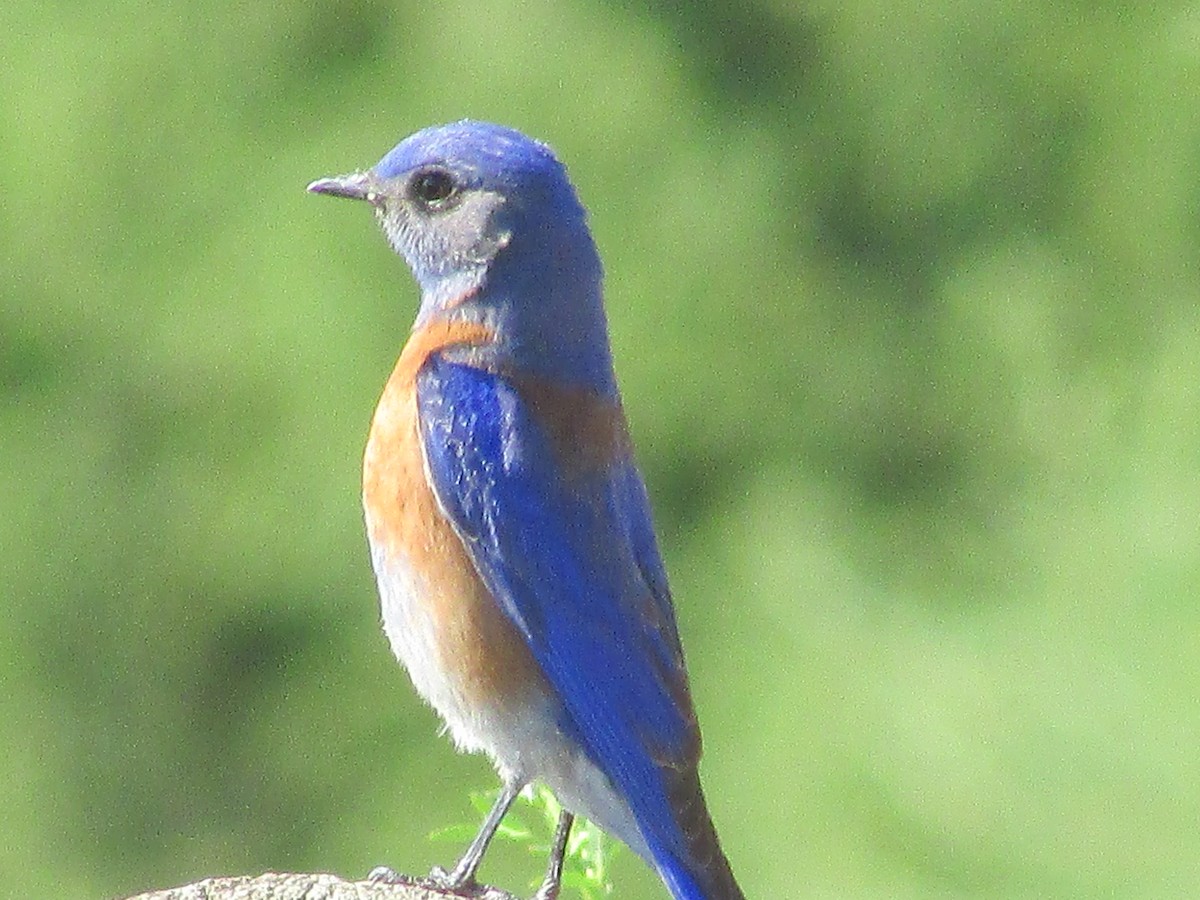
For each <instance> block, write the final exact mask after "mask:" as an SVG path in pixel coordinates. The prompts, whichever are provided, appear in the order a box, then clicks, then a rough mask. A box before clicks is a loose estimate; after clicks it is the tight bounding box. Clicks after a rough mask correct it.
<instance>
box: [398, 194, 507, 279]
mask: <svg viewBox="0 0 1200 900" xmlns="http://www.w3.org/2000/svg"><path fill="white" fill-rule="evenodd" d="M504 202H505V201H504V197H503V195H501V194H498V193H496V192H495V191H486V190H479V189H465V190H464V191H463V193H462V195H461V196H460V197H459V198H458V200H457V202H455V203H454V204H453V205H452V206H450V207H448V208H445V209H430V208H428V207H424V206H422V205H420V204H417V203H414V202H413V201H412V200H411V199H409V198H407V197H406V196H404V195H403V193H402V192H401V191H396V192H391V191H389V192H388V195H387V197H386V199H385V201H384V202H383V203H382V204H381V205H380V206H379V207H377V211H378V216H379V221H380V224H381V225H382V226H383V231H384V234H386V235H387V239H388V242H389V243H390V244H391V245H392V247H393V248H394V249H395V250H396V252H397V253H399V254H401V255H402V256H403V257H404V258H405V259H406V260H407V261H408V264H409V265H410V266H411V267H412V269H413V272H414V273H415V274H416V276H417V278H418V280H421V281H424V280H426V279H428V278H430V277H436V276H441V275H449V274H453V273H455V272H459V271H462V270H464V269H473V268H478V267H481V266H485V265H486V264H487V263H489V262H491V260H492V258H493V257H495V255H496V254H497V253H498V252H499V251H500V250H501V249H503V248H504V247H505V246H506V245H507V244H508V242H509V240H510V238H511V237H512V234H511V232H510V231H509V230H508V229H507V228H505V227H504V226H503V225H502V224H501V222H500V221H499V219H500V217H499V215H498V211H499V210H500V209H501V208H502V207H503V206H504Z"/></svg>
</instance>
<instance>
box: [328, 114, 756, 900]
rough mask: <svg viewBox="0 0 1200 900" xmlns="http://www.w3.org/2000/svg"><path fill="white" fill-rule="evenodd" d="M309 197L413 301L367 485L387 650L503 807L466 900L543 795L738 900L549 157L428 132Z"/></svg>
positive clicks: (492, 816) (593, 270)
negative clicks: (359, 234) (411, 281)
mask: <svg viewBox="0 0 1200 900" xmlns="http://www.w3.org/2000/svg"><path fill="white" fill-rule="evenodd" d="M308 189H309V190H310V191H313V192H315V193H318V194H332V195H334V196H337V197H350V198H354V199H358V200H366V201H367V202H368V203H370V204H371V206H373V207H374V208H375V215H376V218H377V219H378V221H379V223H380V225H381V226H382V228H383V231H384V233H385V234H386V235H387V239H388V241H389V242H390V244H391V245H392V247H393V249H395V251H396V252H397V253H398V254H400V255H401V256H403V257H404V259H405V260H406V261H407V262H408V265H409V266H410V267H411V269H412V271H413V274H414V275H415V276H416V279H417V281H418V282H419V284H420V287H421V306H420V310H419V312H418V314H417V318H416V322H415V323H414V325H413V330H412V334H411V336H410V337H409V339H408V343H407V344H406V345H405V347H404V350H403V352H402V353H401V354H400V360H399V362H398V363H397V364H396V367H395V369H394V370H393V372H392V374H391V377H390V378H389V379H388V382H387V385H386V387H385V388H384V390H383V396H382V397H381V398H380V401H379V406H378V408H377V409H376V411H375V417H374V419H373V421H372V423H371V430H370V436H369V438H368V440H367V447H366V452H365V458H364V462H363V506H364V509H365V514H366V527H367V536H368V540H369V542H370V547H371V560H372V563H373V565H374V569H375V577H376V580H377V581H378V585H379V594H380V598H381V605H382V609H383V627H384V630H385V631H386V633H387V636H388V639H389V640H390V642H391V645H392V649H393V650H394V651H395V653H396V656H397V657H399V659H400V661H401V662H403V663H404V665H405V667H406V668H407V669H408V672H409V675H410V676H411V677H412V681H413V684H414V685H415V686H416V688H417V691H418V692H419V693H420V694H421V696H422V697H424V698H425V700H427V701H428V702H429V703H430V704H431V705H432V706H433V707H434V709H436V710H437V711H438V713H439V714H440V715H441V717H442V718H443V719H444V720H445V723H446V727H447V729H448V730H449V732H450V735H451V736H452V737H453V739H454V742H455V743H456V744H457V745H458V747H459V748H460V749H462V750H465V751H483V752H485V753H487V754H488V755H489V756H490V757H491V758H492V760H493V762H494V763H495V766H496V768H497V770H498V771H499V774H500V778H501V781H502V789H501V791H500V796H499V798H498V799H497V801H496V804H495V806H494V807H493V809H492V810H491V812H490V813H489V814H488V816H487V818H486V819H485V821H484V823H483V827H482V828H481V829H480V832H479V834H478V835H477V836H476V838H475V839H474V841H473V842H472V843H471V845H470V847H469V848H468V849H467V851H466V853H465V854H464V856H463V858H462V860H461V861H460V862H459V863H458V865H457V866H456V867H455V868H454V870H453V871H452V872H449V873H446V872H444V871H441V870H435V872H434V879H435V881H437V882H438V883H439V884H440V885H441V886H442V887H446V888H450V889H455V890H460V891H468V892H469V891H471V890H472V889H473V888H474V887H475V884H476V883H475V872H476V870H477V868H478V866H479V863H480V860H481V859H482V857H483V854H484V851H485V850H486V849H487V845H488V842H489V841H490V840H491V838H492V835H493V834H494V833H495V831H496V828H497V827H498V825H499V824H500V820H501V819H502V818H503V816H504V814H505V812H506V811H507V810H508V807H509V806H510V804H511V803H512V802H513V800H514V799H515V798H516V796H517V794H518V793H519V792H520V790H521V788H522V787H523V786H524V785H526V784H528V783H530V782H531V781H534V780H537V781H540V782H543V783H544V784H546V785H547V786H548V787H549V788H550V789H551V790H552V791H553V792H554V794H555V795H556V796H557V797H558V799H559V800H560V801H561V803H562V805H563V808H564V810H565V811H564V813H563V815H562V817H561V819H560V820H559V823H558V827H557V829H556V833H555V840H554V846H553V847H552V848H551V853H550V864H549V868H548V871H547V875H546V879H545V881H544V882H543V884H542V887H541V889H540V890H539V892H538V896H539V897H542V898H551V897H553V896H554V895H555V894H556V893H557V891H558V884H559V878H560V875H561V866H562V857H563V853H564V850H565V846H566V841H567V836H568V834H569V832H570V828H571V824H572V821H573V814H575V813H579V814H581V815H585V816H587V817H588V818H589V819H591V820H593V821H594V822H596V823H597V824H598V825H600V827H602V828H603V829H604V830H605V831H607V832H609V833H610V834H613V835H615V836H616V837H618V838H620V839H621V840H622V841H624V842H625V843H626V844H628V845H629V846H630V847H631V848H632V849H633V850H634V851H635V852H636V853H637V854H638V855H639V856H641V857H642V858H643V859H645V860H646V861H647V862H648V863H649V864H650V865H652V866H653V867H654V868H655V869H656V870H657V871H658V873H659V875H660V876H661V877H662V879H663V881H664V882H665V883H666V885H667V888H668V889H669V890H670V892H671V894H672V896H673V897H675V898H676V900H685V898H686V900H730V898H742V897H743V894H742V892H741V889H740V888H739V887H738V884H737V882H736V881H735V880H734V877H733V872H732V871H731V870H730V867H729V862H728V861H727V860H726V858H725V855H724V853H723V852H722V851H721V846H720V843H719V842H718V839H717V832H716V830H715V829H714V827H713V824H712V820H711V819H710V818H709V814H708V810H707V809H706V807H705V803H704V796H703V794H702V793H701V790H700V779H699V775H698V772H697V764H698V762H699V759H700V730H699V727H698V725H697V722H696V715H695V711H694V710H693V707H692V701H691V696H690V693H689V689H688V679H687V672H686V670H685V668H684V661H683V651H682V648H681V647H680V643H679V635H678V633H677V631H676V627H675V615H674V610H673V608H672V604H671V594H670V590H669V589H668V587H667V577H666V574H665V572H664V570H663V564H662V560H661V558H660V556H659V551H658V546H657V542H656V540H655V536H654V529H653V525H652V523H651V519H650V510H649V505H648V502H647V498H646V489H645V486H644V484H643V482H642V478H641V475H640V474H639V472H638V470H637V467H636V465H635V463H634V460H633V455H632V449H631V446H630V439H629V432H628V430H627V427H626V423H625V416H624V413H623V412H622V408H621V397H620V393H619V392H618V390H617V382H616V376H615V375H614V373H613V366H612V358H611V355H610V351H609V343H608V330H607V324H606V322H605V317H604V309H603V305H602V301H601V268H600V258H599V256H598V255H597V251H596V247H595V244H594V243H593V241H592V237H591V233H590V231H589V230H588V225H587V221H586V214H585V212H584V209H583V206H582V205H581V204H580V202H579V200H578V198H577V197H576V195H575V190H574V188H573V187H572V186H571V183H570V181H569V180H568V178H567V174H566V171H565V169H564V168H563V166H562V165H561V164H560V163H559V161H558V160H557V159H556V158H555V156H554V154H553V153H552V152H551V150H550V149H549V148H548V147H546V146H545V145H543V144H541V143H538V142H536V141H533V140H531V139H529V138H527V137H525V136H524V135H522V134H521V133H519V132H516V131H513V130H511V129H508V128H502V127H500V126H498V125H491V124H486V123H482V122H471V121H464V122H458V123H456V124H452V125H445V126H441V127H436V128H428V129H426V130H424V131H420V132H418V133H416V134H414V135H412V136H411V137H409V138H407V139H406V140H404V141H402V142H401V143H400V144H398V145H397V146H396V147H395V148H394V149H393V150H392V151H391V152H390V153H388V154H387V155H386V156H385V157H383V159H382V160H380V162H379V163H378V165H376V166H375V167H374V168H373V169H370V170H369V171H367V172H361V173H356V174H353V175H346V176H343V177H339V178H326V179H322V180H320V181H315V182H313V183H312V184H311V185H309V187H308Z"/></svg>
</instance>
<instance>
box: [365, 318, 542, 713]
mask: <svg viewBox="0 0 1200 900" xmlns="http://www.w3.org/2000/svg"><path fill="white" fill-rule="evenodd" d="M489 338H490V332H489V330H488V329H487V328H485V327H483V326H481V325H475V324H471V323H462V322H459V323H449V322H435V323H433V324H431V325H429V326H427V327H425V328H423V329H421V330H420V331H417V332H415V333H414V334H413V336H412V337H411V338H410V340H409V342H408V344H407V345H406V346H405V348H404V352H403V353H402V354H401V356H400V360H399V362H398V363H397V364H396V368H395V369H394V370H393V372H392V375H391V377H390V378H389V379H388V383H387V386H386V387H385V388H384V391H383V396H382V397H381V398H380V400H379V406H378V407H377V409H376V411H375V417H374V420H373V421H372V423H371V432H370V436H369V438H368V440H367V448H366V454H365V457H364V460H363V506H364V511H365V514H366V521H367V534H368V537H369V539H370V541H371V544H372V548H373V551H374V553H375V555H376V557H377V560H376V564H377V570H378V566H379V565H380V560H382V564H383V565H385V566H396V567H399V568H402V569H404V570H405V571H406V572H410V573H411V575H412V576H413V577H412V578H411V579H410V580H411V581H412V583H413V584H414V585H415V587H416V589H415V590H414V591H413V594H414V596H412V597H411V598H409V599H407V600H406V601H405V602H407V603H410V604H414V605H416V606H417V607H419V608H418V609H415V610H412V611H411V615H410V617H411V619H412V621H413V622H414V625H413V627H414V628H416V627H420V628H421V629H422V630H427V631H428V634H427V635H421V636H414V642H415V644H416V645H418V646H419V649H418V650H416V651H413V652H414V653H421V654H425V653H435V654H437V655H438V656H439V657H440V658H439V659H438V660H437V661H434V660H425V659H419V660H410V659H405V660H404V662H405V664H406V665H407V666H408V668H409V671H410V674H412V675H413V680H414V682H417V687H418V689H419V690H422V693H426V695H427V699H429V700H430V701H431V702H432V703H433V704H434V705H435V706H437V707H439V711H440V712H442V713H443V716H444V717H445V718H447V721H448V723H449V722H450V719H451V718H452V713H451V711H450V710H447V709H442V708H440V707H442V706H444V705H446V704H445V703H440V702H439V701H438V699H437V697H436V696H431V694H436V693H438V692H437V690H432V691H427V690H424V689H423V685H422V684H421V680H420V678H419V676H418V671H417V670H418V669H419V668H422V667H434V668H436V669H438V670H440V672H439V678H440V677H446V678H448V679H449V680H450V681H451V682H452V684H450V685H448V686H447V687H449V688H450V690H451V691H452V692H453V693H454V694H455V695H457V696H455V698H454V700H453V701H451V702H453V703H463V702H465V703H466V704H467V705H471V704H475V703H492V702H496V701H502V700H503V699H504V698H506V697H511V696H513V695H514V694H516V693H524V692H525V691H528V690H530V689H532V690H539V689H544V676H543V675H542V673H541V670H540V669H539V668H538V666H537V663H536V661H535V660H534V659H533V656H532V654H531V653H530V651H529V649H528V647H527V646H526V645H525V642H524V640H523V639H522V638H521V636H520V634H519V633H518V632H517V630H516V628H515V627H514V626H513V624H512V623H511V622H510V621H509V620H508V619H507V618H506V617H505V615H504V613H503V612H502V611H501V610H500V608H499V607H498V606H497V604H496V602H495V601H494V600H493V599H492V597H491V596H490V595H489V593H488V591H487V589H486V588H485V587H484V585H483V583H482V582H481V581H480V579H479V575H478V573H477V572H476V570H475V566H474V564H473V563H472V562H471V559H470V557H469V556H468V555H467V552H466V550H465V548H464V547H463V543H462V541H461V540H460V539H459V537H458V535H457V534H456V533H455V532H454V529H453V528H452V527H451V525H450V523H449V522H448V521H447V519H446V517H445V515H444V514H443V513H442V511H441V509H440V507H439V506H438V502H437V498H436V497H435V496H434V493H433V490H432V489H431V487H430V485H429V482H428V480H427V478H426V475H425V461H424V453H423V451H422V449H421V437H420V433H419V428H418V420H417V403H416V377H417V373H418V372H419V370H420V368H421V366H422V365H423V364H424V362H425V360H426V359H427V358H428V357H429V355H430V354H431V353H434V352H436V351H437V350H439V349H441V348H443V347H448V346H451V345H455V344H465V343H481V342H484V341H487V340H488V339H489ZM380 577H381V578H382V575H381V576H380ZM381 588H382V585H381ZM417 623H419V625H418V624H417ZM396 643H397V642H396V640H395V639H393V646H396ZM397 651H398V652H400V650H399V648H397ZM448 714H449V715H448Z"/></svg>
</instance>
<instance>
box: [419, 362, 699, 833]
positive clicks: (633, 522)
mask: <svg viewBox="0 0 1200 900" xmlns="http://www.w3.org/2000/svg"><path fill="white" fill-rule="evenodd" d="M574 395H575V396H574V398H571V397H567V396H564V395H560V396H559V397H558V398H557V399H556V398H554V397H553V396H549V395H546V394H545V392H541V393H536V392H532V391H530V390H528V389H526V385H524V384H522V382H521V380H520V379H517V378H506V377H503V376H500V375H497V374H494V373H492V372H489V371H484V370H481V369H478V368H475V367H472V366H469V365H466V364H462V363H459V362H454V361H451V360H448V359H446V358H444V357H442V356H440V355H434V356H432V357H431V358H430V359H429V360H428V362H427V363H426V365H425V367H424V368H423V369H422V371H421V373H420V375H419V376H418V379H417V402H418V406H419V412H420V421H421V433H422V441H423V444H424V449H425V454H426V459H427V461H428V466H429V474H430V478H431V480H432V482H433V486H434V490H435V491H436V493H437V496H438V499H439V500H440V502H441V503H442V505H443V507H444V509H445V511H446V513H447V515H448V516H449V517H450V519H451V521H452V522H453V524H454V526H455V529H456V530H457V531H458V533H459V535H460V536H461V537H462V538H463V540H464V543H465V544H466V547H467V550H468V552H469V554H470V556H471V558H472V560H473V562H474V563H475V565H476V567H477V568H478V570H479V572H480V575H481V577H482V578H483V581H484V583H485V584H486V585H487V587H488V589H489V590H490V591H491V592H492V594H493V595H494V596H495V597H496V599H497V601H498V602H499V603H500V604H501V606H502V607H503V609H504V612H505V613H506V614H507V616H508V617H509V618H510V619H511V620H512V621H513V623H514V624H515V625H516V626H517V628H518V629H519V630H520V631H521V633H522V635H523V636H524V638H525V640H526V641H527V642H528V644H529V647H530V649H531V650H532V651H533V655H534V657H535V658H536V659H537V661H538V663H539V665H540V666H541V668H542V670H543V671H544V672H545V674H546V676H547V678H548V679H549V681H550V682H551V683H552V684H553V685H554V687H555V689H556V690H557V691H558V693H559V695H560V696H561V699H562V703H563V707H564V710H565V719H566V720H565V721H564V722H563V723H562V726H563V727H564V728H565V729H567V730H568V731H569V732H571V733H573V734H574V735H575V737H576V738H577V739H578V741H579V743H580V744H581V745H582V746H583V748H584V749H585V751H586V752H587V753H588V755H589V756H590V757H591V759H592V761H593V762H594V763H595V764H596V765H597V766H598V767H599V768H600V769H601V771H603V772H604V773H605V774H606V775H608V777H609V778H610V780H611V781H613V783H614V784H615V785H616V787H617V789H618V790H619V792H620V793H621V794H622V795H623V796H624V798H625V800H626V802H627V803H629V805H630V808H631V809H632V811H633V813H634V815H635V817H636V818H637V819H638V822H639V824H640V826H641V827H642V829H643V831H644V832H645V831H647V830H649V832H650V833H649V834H646V835H645V837H646V839H647V841H648V842H649V843H651V844H652V845H657V846H658V847H660V848H662V849H665V850H667V851H668V852H671V853H674V854H681V853H684V852H685V850H684V848H685V844H686V838H685V837H684V835H683V834H682V833H681V831H680V827H679V826H680V823H679V822H678V820H677V818H676V817H677V811H673V804H672V801H671V795H672V794H673V793H674V788H673V785H675V784H677V783H678V779H679V776H680V775H681V774H682V773H691V775H692V777H694V773H695V768H696V763H697V760H698V758H699V753H700V742H699V731H698V729H697V726H696V721H695V716H694V713H693V710H692V705H691V699H690V696H689V694H688V687H687V676H686V673H685V670H684V665H683V656H682V653H681V650H680V645H679V638H678V634H677V632H676V627H675V619H674V613H673V611H672V607H671V600H670V595H669V593H668V589H667V582H666V576H665V574H664V572H663V566H662V562H661V559H660V557H659V553H658V548H657V545H656V542H655V538H654V531H653V527H652V525H651V521H650V514H649V506H648V503H647V500H646V493H645V487H644V485H643V483H642V480H641V476H640V475H639V474H638V471H637V469H636V467H635V466H634V463H633V461H632V458H631V456H630V454H629V453H628V450H627V445H626V443H625V442H621V446H620V448H619V449H617V450H616V451H614V452H601V453H600V454H599V455H598V456H595V455H591V456H590V455H589V453H590V450H591V449H594V448H589V447H587V446H586V443H587V442H586V440H585V438H586V436H587V434H588V433H590V431H594V430H595V429H589V420H588V416H589V413H588V410H587V409H586V408H585V407H586V406H587V404H586V403H585V404H582V406H581V405H580V403H579V402H578V401H579V399H580V396H581V395H582V392H574ZM587 396H588V397H590V398H591V400H592V403H593V405H595V406H597V407H598V408H604V407H607V409H608V410H609V412H610V413H611V414H615V416H616V417H617V418H618V419H619V420H620V422H621V424H622V426H623V419H620V411H619V408H617V407H616V406H615V404H612V403H610V402H609V401H606V400H603V399H601V398H598V397H595V395H587ZM572 400H574V401H575V402H572ZM597 415H599V413H597ZM564 429H565V431H564ZM599 431H603V429H599Z"/></svg>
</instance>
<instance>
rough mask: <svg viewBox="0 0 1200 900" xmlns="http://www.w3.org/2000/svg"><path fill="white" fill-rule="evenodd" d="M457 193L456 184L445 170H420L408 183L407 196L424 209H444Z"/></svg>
mask: <svg viewBox="0 0 1200 900" xmlns="http://www.w3.org/2000/svg"><path fill="white" fill-rule="evenodd" d="M457 193H458V182H457V181H455V180H454V176H453V175H451V174H450V173H449V172H447V171H446V170H445V169H441V168H432V169H422V170H421V171H420V172H417V174H415V175H414V176H413V177H412V180H411V181H410V182H409V183H408V195H409V196H410V197H411V198H412V199H413V200H414V201H415V202H416V203H417V204H418V205H419V206H423V207H425V208H426V209H431V210H437V209H444V208H445V207H446V205H447V203H448V201H449V200H450V199H451V198H452V197H454V195H455V194H457Z"/></svg>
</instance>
